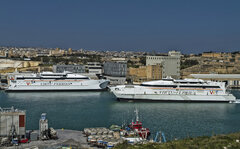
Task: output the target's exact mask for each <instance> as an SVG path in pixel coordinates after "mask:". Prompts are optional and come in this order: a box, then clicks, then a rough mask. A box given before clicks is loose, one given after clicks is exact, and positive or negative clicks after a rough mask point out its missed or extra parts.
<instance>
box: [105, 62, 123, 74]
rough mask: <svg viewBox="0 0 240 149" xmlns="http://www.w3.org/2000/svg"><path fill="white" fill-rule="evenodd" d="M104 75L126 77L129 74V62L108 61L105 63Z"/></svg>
mask: <svg viewBox="0 0 240 149" xmlns="http://www.w3.org/2000/svg"><path fill="white" fill-rule="evenodd" d="M103 69H104V75H107V76H113V77H126V74H127V62H126V61H116V62H106V63H104V65H103Z"/></svg>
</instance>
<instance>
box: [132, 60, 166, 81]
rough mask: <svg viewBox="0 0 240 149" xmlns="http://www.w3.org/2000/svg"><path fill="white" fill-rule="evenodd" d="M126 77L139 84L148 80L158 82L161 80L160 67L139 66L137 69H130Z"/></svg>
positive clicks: (158, 65)
mask: <svg viewBox="0 0 240 149" xmlns="http://www.w3.org/2000/svg"><path fill="white" fill-rule="evenodd" d="M128 77H129V78H131V80H132V81H133V82H134V83H141V82H144V81H150V80H160V79H162V65H161V64H157V65H148V66H140V67H139V68H132V67H130V68H129V70H128Z"/></svg>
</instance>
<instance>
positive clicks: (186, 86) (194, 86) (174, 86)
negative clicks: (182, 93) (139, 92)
mask: <svg viewBox="0 0 240 149" xmlns="http://www.w3.org/2000/svg"><path fill="white" fill-rule="evenodd" d="M140 86H148V87H172V88H176V87H177V85H149V84H141V85H140ZM179 87H180V88H204V89H205V88H220V87H219V86H196V85H180V86H179Z"/></svg>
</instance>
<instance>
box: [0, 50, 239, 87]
mask: <svg viewBox="0 0 240 149" xmlns="http://www.w3.org/2000/svg"><path fill="white" fill-rule="evenodd" d="M239 64H240V52H232V53H226V52H224V53H223V52H203V53H200V54H182V53H181V52H179V51H169V52H168V53H156V52H136V51H94V50H84V49H79V50H75V49H74V50H73V49H71V48H69V49H62V48H55V49H53V48H30V47H28V48H26V47H0V73H1V78H2V79H4V78H6V77H5V76H6V75H7V74H8V73H17V72H21V73H29V72H31V73H32V72H43V71H51V72H54V73H62V72H64V71H69V72H73V73H81V74H84V75H86V76H89V77H91V78H93V79H94V78H95V79H97V78H101V77H102V78H103V77H104V78H106V79H108V80H110V84H112V85H118V84H140V83H141V82H144V81H150V80H160V79H162V78H167V77H172V78H174V79H180V78H181V79H184V78H199V79H204V80H214V81H224V82H226V84H227V85H228V86H229V87H232V88H238V87H240V82H239V81H240V65H239ZM2 83H4V81H3V82H2Z"/></svg>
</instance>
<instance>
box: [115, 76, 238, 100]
mask: <svg viewBox="0 0 240 149" xmlns="http://www.w3.org/2000/svg"><path fill="white" fill-rule="evenodd" d="M111 91H112V92H113V94H114V95H115V96H116V97H117V98H118V99H119V100H137V101H142V100H145V101H177V102H178V101H179V102H191V101H197V102H234V101H236V97H234V96H233V95H232V94H229V93H227V92H226V88H225V83H224V82H213V81H203V80H200V79H184V80H174V79H171V78H170V79H163V80H158V81H149V82H143V83H142V84H141V85H119V86H116V87H111Z"/></svg>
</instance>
